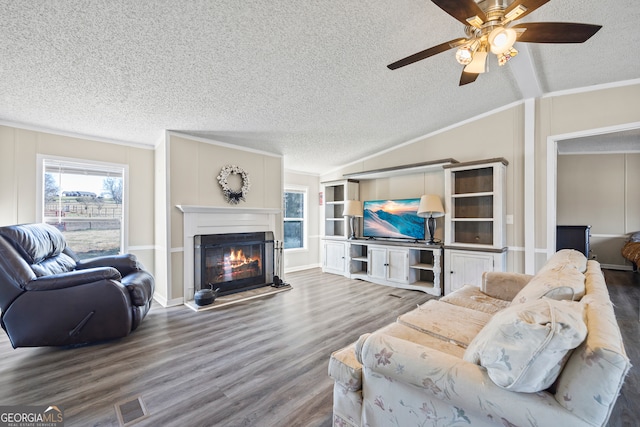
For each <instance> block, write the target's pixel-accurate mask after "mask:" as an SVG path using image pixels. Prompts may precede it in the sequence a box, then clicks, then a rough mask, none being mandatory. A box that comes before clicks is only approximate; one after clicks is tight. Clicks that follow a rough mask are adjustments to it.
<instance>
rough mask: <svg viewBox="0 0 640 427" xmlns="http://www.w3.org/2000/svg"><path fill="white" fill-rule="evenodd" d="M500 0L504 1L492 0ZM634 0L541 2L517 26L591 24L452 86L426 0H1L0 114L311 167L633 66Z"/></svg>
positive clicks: (441, 36) (441, 31)
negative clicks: (181, 139)
mask: <svg viewBox="0 0 640 427" xmlns="http://www.w3.org/2000/svg"><path fill="white" fill-rule="evenodd" d="M505 1H509V0H505ZM639 10H640V6H639V5H638V3H637V1H636V0H599V1H593V0H552V1H550V2H548V3H547V4H545V5H543V6H542V7H540V8H539V9H537V10H536V11H534V12H533V13H531V14H529V15H528V16H526V17H525V18H523V19H522V20H521V21H520V22H548V21H556V22H582V23H591V24H599V25H602V26H603V28H602V29H601V30H600V31H599V32H598V33H597V34H596V35H595V36H593V37H592V38H591V39H590V40H588V41H587V42H585V43H583V44H567V45H550V44H529V43H528V44H523V43H516V48H518V49H519V50H520V55H518V56H517V57H516V58H514V59H513V60H512V61H510V62H509V63H507V65H506V66H504V67H500V68H498V66H497V64H495V63H493V64H491V65H490V72H489V73H486V74H481V75H480V76H479V78H478V80H477V81H476V82H475V83H473V84H469V85H466V86H462V87H459V86H458V81H459V78H460V73H461V68H462V67H461V66H460V65H459V64H458V63H457V62H456V60H455V59H454V55H455V49H453V50H451V51H448V52H445V53H442V54H439V55H436V56H433V57H431V58H429V59H425V60H423V61H420V62H418V63H415V64H412V65H409V66H406V67H403V68H401V69H398V70H395V71H391V70H389V69H388V68H387V67H386V65H388V64H389V63H391V62H394V61H396V60H398V59H401V58H404V57H405V56H408V55H410V54H413V53H415V52H418V51H421V50H423V49H426V48H428V47H431V46H433V45H437V44H440V43H442V42H444V41H447V40H451V39H455V38H458V37H464V35H465V34H464V31H463V26H462V24H460V23H459V22H458V21H456V20H455V19H453V18H452V17H451V16H449V15H448V14H446V13H445V12H444V11H443V10H442V9H440V8H439V7H437V6H436V5H434V4H433V3H432V2H431V1H429V0H396V1H389V0H369V1H366V2H362V1H359V2H356V1H345V0H340V1H338V0H317V1H308V2H301V1H299V0H270V1H265V0H262V1H259V0H244V1H237V0H216V1H213V0H209V1H207V0H200V1H195V0H194V1H183V0H136V1H130V0H103V1H91V0H83V1H79V0H65V1H41V0H21V1H14V0H0V19H1V22H2V25H0V40H1V42H0V121H2V122H5V123H17V124H27V125H34V126H39V127H41V128H45V129H51V130H54V131H61V132H71V133H75V134H80V135H87V136H93V137H97V138H103V139H109V140H116V141H123V142H128V143H134V144H143V145H150V146H153V145H155V144H156V143H157V142H158V141H160V139H161V138H162V136H163V133H164V131H165V130H167V129H168V130H177V131H182V132H188V133H191V134H193V135H199V136H204V137H208V138H211V139H214V140H217V141H221V142H226V143H231V144H237V145H240V146H245V147H250V148H254V149H259V150H263V151H268V152H273V153H277V154H283V155H284V156H285V166H286V167H287V168H289V169H293V170H299V171H306V172H310V173H319V172H322V171H327V170H330V169H333V168H336V167H338V166H341V165H344V164H346V163H349V162H352V161H355V160H357V159H358V158H361V157H363V156H367V155H371V154H373V153H375V152H378V151H380V150H383V149H386V148H389V147H393V146H394V145H397V144H400V143H403V142H406V141H408V140H411V139H413V138H416V137H419V136H421V135H425V134H428V133H430V132H433V131H436V130H438V129H442V128H444V127H446V126H449V125H452V124H454V123H457V122H460V121H463V120H465V119H469V118H471V117H474V116H476V115H478V114H481V113H483V112H486V111H490V110H492V109H495V108H499V107H501V106H504V105H508V104H510V103H513V102H517V101H519V100H521V99H523V98H526V97H532V96H534V97H535V96H540V95H541V94H545V93H550V92H556V91H564V90H571V89H575V88H583V87H588V86H592V85H601V84H607V83H613V82H620V81H626V80H631V79H637V78H638V77H640V72H639V69H640V60H639V59H638V55H637V51H638V46H639V45H640V32H639V31H638V27H637V26H638V22H640V12H639Z"/></svg>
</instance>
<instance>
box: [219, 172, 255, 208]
mask: <svg viewBox="0 0 640 427" xmlns="http://www.w3.org/2000/svg"><path fill="white" fill-rule="evenodd" d="M229 175H240V176H241V177H242V187H241V188H240V190H234V189H232V188H230V187H229V183H228V182H227V178H229ZM217 179H218V182H219V183H220V186H221V187H222V193H223V194H224V198H225V200H226V201H227V203H230V204H232V205H237V204H238V203H239V202H240V200H242V201H243V202H244V201H246V200H245V197H246V196H247V193H248V192H249V188H250V187H251V182H250V181H249V174H248V173H246V172H245V171H244V170H243V169H242V168H240V167H238V166H236V165H226V166H225V167H223V168H222V170H221V171H220V174H219V175H218V176H217Z"/></svg>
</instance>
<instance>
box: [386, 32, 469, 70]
mask: <svg viewBox="0 0 640 427" xmlns="http://www.w3.org/2000/svg"><path fill="white" fill-rule="evenodd" d="M466 41H467V39H464V38H461V39H454V40H449V41H448V42H444V43H442V44H439V45H437V46H433V47H430V48H429V49H425V50H423V51H421V52H418V53H414V54H413V55H410V56H407V57H406V58H403V59H401V60H399V61H396V62H394V63H393V64H389V65H387V67H388V68H389V69H390V70H395V69H397V68H400V67H404V66H405V65H409V64H413V63H414V62H418V61H420V60H422V59H426V58H429V57H430V56H433V55H437V54H438V53H442V52H445V51H447V50H449V49H452V48H454V47H456V46H457V45H460V44H462V43H463V42H466Z"/></svg>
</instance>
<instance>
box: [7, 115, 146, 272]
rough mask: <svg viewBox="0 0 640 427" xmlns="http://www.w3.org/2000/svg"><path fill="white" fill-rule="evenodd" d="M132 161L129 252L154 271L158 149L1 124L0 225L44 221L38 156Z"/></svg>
mask: <svg viewBox="0 0 640 427" xmlns="http://www.w3.org/2000/svg"><path fill="white" fill-rule="evenodd" d="M40 154H41V155H49V156H59V157H67V158H76V159H86V160H94V161H100V162H111V163H119V164H126V165H129V188H128V190H129V209H128V212H129V217H128V223H129V236H128V239H127V240H128V247H126V248H125V251H127V252H131V253H134V254H135V255H136V256H137V257H138V258H139V259H140V261H141V262H142V263H143V264H144V266H145V267H146V268H147V269H148V270H149V271H151V272H152V273H154V272H155V259H154V232H153V230H154V208H153V207H154V182H153V165H154V152H153V150H152V149H151V148H149V149H145V148H136V147H132V146H129V145H124V144H115V143H108V142H101V141H96V140H92V139H89V138H87V137H75V136H69V135H61V134H55V133H52V132H45V131H39V130H32V129H24V128H18V127H13V126H0V206H1V207H2V209H0V225H11V224H20V223H30V222H36V221H40V220H41V218H37V217H36V215H37V214H36V203H37V197H38V195H37V194H36V191H37V190H36V189H37V185H36V177H37V176H38V173H37V171H36V168H37V167H38V162H37V160H36V158H37V156H38V155H40Z"/></svg>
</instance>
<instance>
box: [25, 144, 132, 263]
mask: <svg viewBox="0 0 640 427" xmlns="http://www.w3.org/2000/svg"><path fill="white" fill-rule="evenodd" d="M47 160H49V161H57V162H67V163H74V164H78V165H83V166H86V167H87V168H91V167H94V168H95V169H96V170H99V169H100V168H103V169H122V218H121V223H122V228H121V233H120V253H123V254H124V253H127V252H128V248H129V165H127V164H124V163H112V162H101V161H98V160H91V159H82V158H75V157H62V156H51V155H45V154H38V155H37V156H36V162H37V167H36V204H35V205H36V218H37V220H38V221H40V222H45V216H44V212H45V210H44V204H45V200H44V198H45V194H44V189H45V185H44V179H45V173H44V163H45V161H47Z"/></svg>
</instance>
